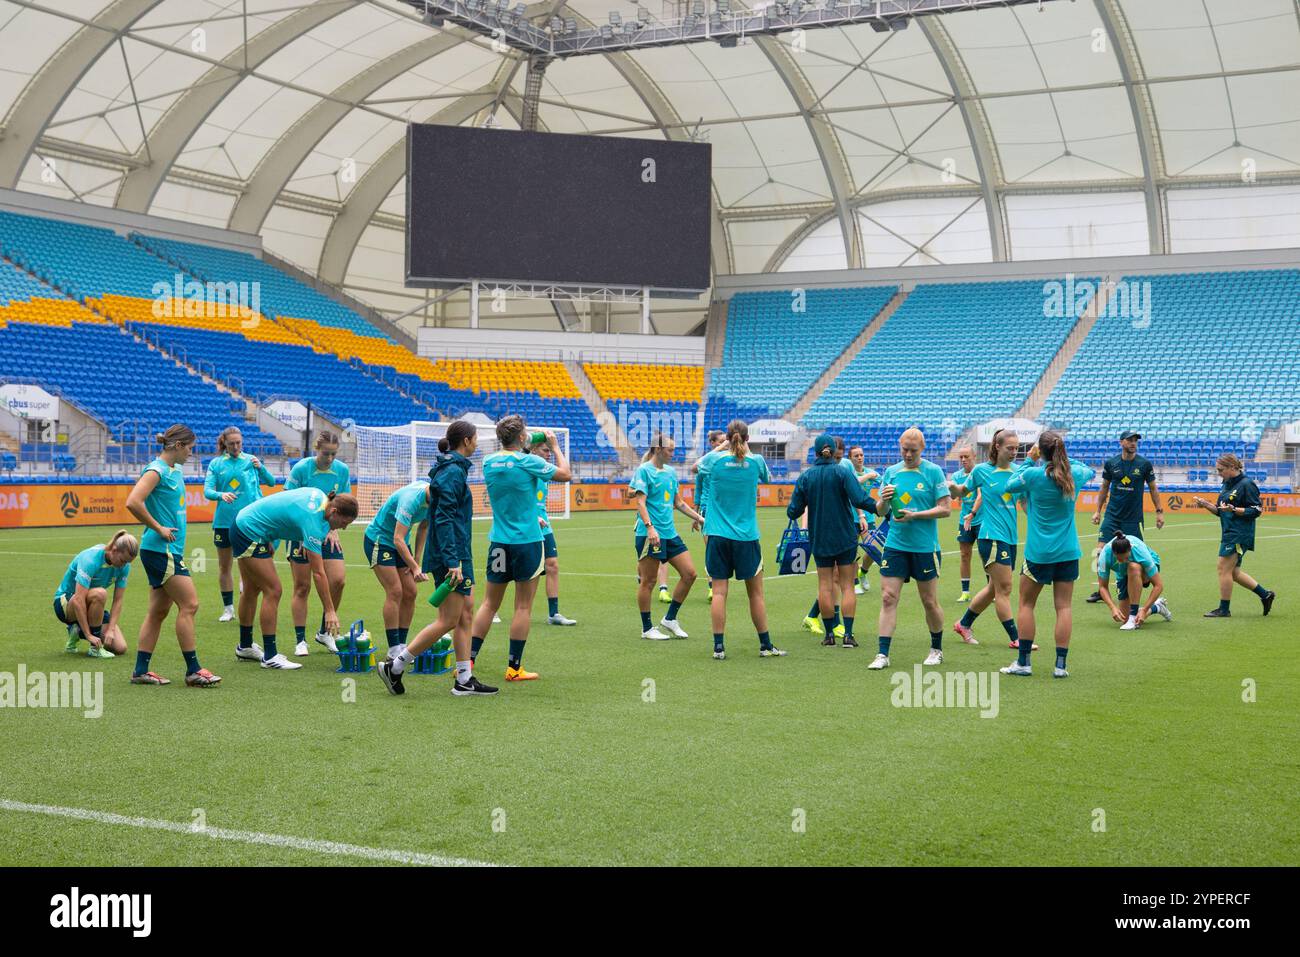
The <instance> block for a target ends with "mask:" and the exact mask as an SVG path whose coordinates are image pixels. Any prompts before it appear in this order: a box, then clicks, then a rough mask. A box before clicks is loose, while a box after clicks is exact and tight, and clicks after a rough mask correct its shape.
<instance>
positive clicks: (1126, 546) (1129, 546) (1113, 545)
mask: <svg viewBox="0 0 1300 957" xmlns="http://www.w3.org/2000/svg"><path fill="white" fill-rule="evenodd" d="M1110 551H1111V554H1112V555H1115V556H1119V555H1127V554H1128V553H1129V552H1131V551H1133V543H1132V542H1130V541H1129V540H1128V537H1127V536H1126V535H1125V534H1124V533H1123V532H1116V533H1115V537H1114V538H1112V539H1111V540H1110Z"/></svg>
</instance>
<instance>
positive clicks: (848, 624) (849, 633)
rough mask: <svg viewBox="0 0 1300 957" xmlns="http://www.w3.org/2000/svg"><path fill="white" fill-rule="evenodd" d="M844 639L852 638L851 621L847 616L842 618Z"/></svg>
mask: <svg viewBox="0 0 1300 957" xmlns="http://www.w3.org/2000/svg"><path fill="white" fill-rule="evenodd" d="M844 637H845V638H852V637H853V619H852V618H851V617H850V616H848V615H845V616H844Z"/></svg>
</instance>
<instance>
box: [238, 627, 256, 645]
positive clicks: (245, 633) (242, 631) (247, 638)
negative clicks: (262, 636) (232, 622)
mask: <svg viewBox="0 0 1300 957" xmlns="http://www.w3.org/2000/svg"><path fill="white" fill-rule="evenodd" d="M239 647H240V648H252V647H253V626H252V625H240V626H239Z"/></svg>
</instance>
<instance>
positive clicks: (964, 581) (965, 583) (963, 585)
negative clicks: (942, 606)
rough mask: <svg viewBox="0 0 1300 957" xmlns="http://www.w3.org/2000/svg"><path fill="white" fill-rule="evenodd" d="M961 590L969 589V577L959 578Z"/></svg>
mask: <svg viewBox="0 0 1300 957" xmlns="http://www.w3.org/2000/svg"><path fill="white" fill-rule="evenodd" d="M961 590H962V591H970V579H969V578H963V579H962V580H961Z"/></svg>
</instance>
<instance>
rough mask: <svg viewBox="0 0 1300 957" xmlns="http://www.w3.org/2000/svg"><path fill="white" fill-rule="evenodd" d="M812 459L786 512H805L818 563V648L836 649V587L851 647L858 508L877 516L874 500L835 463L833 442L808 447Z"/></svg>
mask: <svg viewBox="0 0 1300 957" xmlns="http://www.w3.org/2000/svg"><path fill="white" fill-rule="evenodd" d="M813 449H814V451H815V452H816V458H815V459H814V461H813V465H812V468H810V469H805V470H804V471H803V473H802V474H800V476H799V481H798V482H796V483H795V486H794V495H792V496H791V498H790V504H789V505H787V506H786V509H785V513H786V515H788V516H789V517H790V520H791V521H794V520H797V519H798V518H799V516H801V515H802V514H803V513H804V509H807V510H808V538H809V541H810V543H811V544H812V553H813V560H814V561H815V562H816V563H817V603H818V605H819V606H820V611H821V616H822V623H823V625H824V626H825V629H826V637H825V638H824V639H823V640H822V644H823V645H833V644H835V634H834V626H835V605H836V602H835V586H837V585H838V586H839V590H840V600H841V602H842V607H841V612H842V615H843V619H844V644H845V646H846V647H849V648H856V647H857V642H856V641H854V639H853V615H854V612H856V611H857V604H858V600H857V596H856V595H855V594H854V593H853V576H854V574H855V573H856V571H857V565H858V527H857V524H856V522H855V517H856V515H857V513H856V512H855V511H854V509H857V508H860V509H862V510H863V511H864V512H869V513H870V514H872V515H874V514H876V500H875V499H873V498H872V497H871V496H870V495H869V494H868V493H867V491H866V490H865V489H864V488H863V487H862V486H861V485H859V484H858V482H857V480H856V479H855V478H854V477H853V476H852V475H851V474H850V473H849V470H848V469H845V468H840V466H839V465H838V464H837V463H836V462H835V459H834V456H835V439H834V437H833V436H830V435H826V434H825V433H823V434H821V435H819V436H817V441H816V443H815V444H814V445H813Z"/></svg>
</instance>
